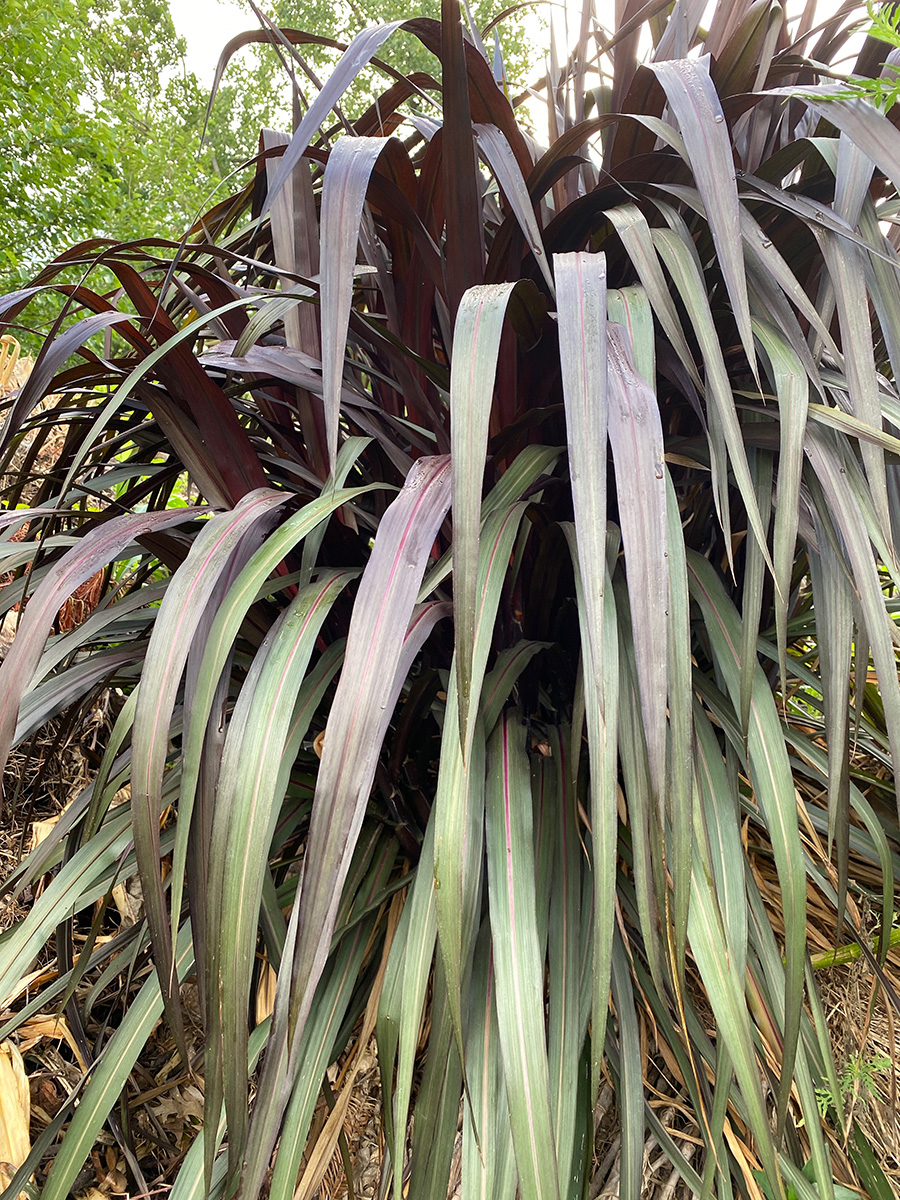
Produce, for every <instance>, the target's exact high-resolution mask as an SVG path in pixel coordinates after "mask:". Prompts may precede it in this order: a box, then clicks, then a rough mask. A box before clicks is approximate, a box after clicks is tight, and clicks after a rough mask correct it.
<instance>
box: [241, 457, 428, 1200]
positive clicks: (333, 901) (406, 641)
mask: <svg viewBox="0 0 900 1200" xmlns="http://www.w3.org/2000/svg"><path fill="white" fill-rule="evenodd" d="M449 505H450V463H449V461H448V460H447V459H446V458H443V457H442V458H420V459H419V460H418V462H416V464H415V465H414V467H413V469H412V471H411V472H410V474H409V476H408V478H407V480H406V483H405V485H404V487H403V490H402V491H401V492H400V494H399V495H398V497H397V498H396V499H395V500H394V502H393V503H392V504H391V505H390V507H389V508H388V510H387V512H386V513H385V514H384V516H383V517H382V519H381V522H380V524H379V527H378V533H377V534H376V537H375V542H374V545H373V548H372V552H371V556H370V558H369V562H368V564H367V566H366V569H365V571H364V573H363V577H362V580H361V581H360V586H359V592H358V593H357V597H356V601H355V603H354V606H353V616H352V618H351V621H350V629H349V633H348V636H347V650H346V654H345V658H344V668H343V671H342V672H341V678H340V681H339V683H338V687H337V691H336V693H335V697H334V701H333V702H332V705H331V710H330V713H329V718H328V724H327V726H326V729H325V742H324V746H323V749H322V762H321V765H320V767H319V773H318V777H317V781H316V794H315V799H314V802H313V813H312V821H311V825H310V835H309V846H308V849H307V854H306V881H305V884H304V887H303V891H302V894H301V897H300V917H299V932H298V935H297V946H296V951H295V955H294V962H293V967H292V975H291V978H292V995H291V1003H290V1010H289V1019H288V1021H287V1022H286V1023H285V1028H284V1034H283V1038H282V1040H281V1041H280V1042H276V1041H275V1033H274V1031H273V1042H272V1050H271V1051H270V1053H269V1054H268V1055H267V1058H266V1063H265V1067H264V1079H263V1080H262V1081H261V1084H260V1098H261V1100H262V1103H258V1105H257V1109H256V1111H255V1112H254V1118H253V1122H252V1123H251V1128H250V1144H249V1146H248V1150H247V1161H246V1173H245V1177H244V1187H245V1189H247V1190H248V1191H249V1192H253V1191H255V1189H256V1188H257V1187H258V1186H259V1183H260V1181H261V1179H262V1176H263V1174H264V1172H265V1169H266V1165H267V1162H268V1158H269V1154H270V1153H271V1149H272V1146H273V1145H274V1142H275V1139H276V1137H277V1135H278V1127H279V1124H280V1120H281V1115H282V1114H283V1111H284V1105H285V1103H286V1100H287V1091H288V1089H289V1079H290V1076H291V1074H292V1068H293V1063H294V1061H295V1058H296V1052H297V1049H298V1046H299V1039H300V1035H301V1034H302V1032H303V1028H304V1025H305V1023H306V1018H307V1015H308V1013H309V1007H310V1005H311V1003H312V998H313V995H314V993H315V988H316V985H317V983H318V980H319V978H320V977H321V974H322V970H323V968H324V965H325V961H326V959H327V956H328V948H329V945H330V942H331V935H332V932H333V929H334V923H335V918H336V914H337V908H338V904H339V901H340V894H341V890H342V887H343V883H344V880H345V879H346V876H347V871H348V870H349V867H350V856H351V854H352V851H353V847H354V845H355V843H356V839H357V836H358V834H359V829H360V826H361V824H362V819H363V816H364V813H365V809H366V805H367V803H368V799H369V791H370V788H371V786H372V780H373V778H374V775H375V768H376V765H377V762H378V755H379V752H380V750H381V743H382V740H383V738H384V734H385V732H386V730H387V726H388V723H389V722H390V719H391V715H392V712H393V707H394V704H395V702H396V699H397V696H398V695H399V692H400V688H401V687H402V685H403V681H404V679H405V678H406V673H407V672H408V670H409V668H410V666H411V665H412V660H413V658H414V656H415V654H416V653H418V650H419V648H420V646H421V644H422V640H423V638H424V636H427V633H428V632H429V631H430V629H431V627H432V626H433V624H434V621H435V620H437V619H438V617H440V616H443V615H444V608H443V606H442V605H434V604H432V605H423V606H421V607H420V609H419V610H417V612H416V614H415V617H414V618H413V621H412V625H410V619H411V618H412V617H413V606H414V604H415V599H416V593H417V591H418V589H419V586H420V583H421V580H422V575H423V573H424V570H425V565H426V562H427V559H428V555H429V554H430V552H431V549H432V546H433V543H434V539H435V537H436V535H437V532H438V529H439V528H440V525H441V522H442V521H443V519H444V516H445V515H446V512H447V509H448V508H449ZM276 1015H277V1010H276Z"/></svg>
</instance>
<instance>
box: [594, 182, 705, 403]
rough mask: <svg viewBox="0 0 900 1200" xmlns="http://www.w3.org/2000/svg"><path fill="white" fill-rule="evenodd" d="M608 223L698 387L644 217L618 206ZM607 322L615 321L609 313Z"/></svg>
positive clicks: (633, 208) (635, 208)
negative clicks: (610, 224)
mask: <svg viewBox="0 0 900 1200" xmlns="http://www.w3.org/2000/svg"><path fill="white" fill-rule="evenodd" d="M606 216H607V218H608V220H610V221H612V223H613V226H614V228H615V230H616V233H617V234H618V235H619V238H620V239H621V242H622V245H623V246H624V247H625V250H626V252H627V254H628V257H629V258H630V259H631V264H632V266H633V267H634V269H635V270H636V271H637V273H638V278H639V279H640V281H641V284H642V286H643V288H644V291H645V292H646V293H647V298H648V299H649V301H650V304H651V306H652V308H653V312H654V314H655V316H656V319H657V321H659V323H660V326H661V327H662V329H663V331H664V333H665V335H666V337H667V338H668V339H669V341H670V342H671V343H672V346H673V348H674V350H675V353H676V354H677V355H678V357H679V359H680V360H681V363H682V365H683V366H684V369H685V370H686V371H687V372H688V374H689V375H690V376H691V378H692V379H693V380H694V383H695V384H697V386H698V387H699V386H701V380H700V375H699V372H698V371H697V364H696V363H695V362H694V356H693V354H692V353H691V350H690V347H689V346H688V344H687V339H686V338H685V336H684V330H683V329H682V327H681V319H680V317H679V316H678V309H677V308H676V307H675V302H674V300H673V299H672V293H671V292H670V290H669V287H668V285H667V283H666V278H665V275H664V274H663V269H662V266H661V265H660V262H659V255H658V254H657V252H656V247H655V246H654V245H653V238H652V237H651V234H650V226H649V224H648V223H647V218H646V217H645V216H644V214H643V213H642V212H641V210H640V209H639V208H638V206H637V205H636V204H622V205H619V206H618V207H616V208H611V209H608V210H607V212H606ZM610 319H611V320H612V319H615V318H613V317H612V314H610ZM644 378H645V379H646V380H647V382H648V383H649V384H651V385H652V384H653V383H654V381H655V376H652V377H651V376H646V375H645V376H644Z"/></svg>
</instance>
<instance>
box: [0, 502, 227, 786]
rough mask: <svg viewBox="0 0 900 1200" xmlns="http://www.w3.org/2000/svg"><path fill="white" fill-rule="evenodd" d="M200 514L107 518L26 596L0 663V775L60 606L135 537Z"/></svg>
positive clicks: (195, 511)
mask: <svg viewBox="0 0 900 1200" xmlns="http://www.w3.org/2000/svg"><path fill="white" fill-rule="evenodd" d="M205 511H206V510H205V509H197V508H193V509H181V510H180V511H175V512H172V511H170V512H162V513H151V514H149V515H148V514H139V515H137V516H127V517H113V518H112V519H111V520H109V521H106V522H104V523H103V525H101V526H99V527H98V528H97V529H94V530H92V531H91V532H90V533H89V534H87V535H85V537H84V538H82V539H79V544H78V546H77V547H74V548H73V549H72V550H71V551H69V553H68V554H66V555H65V556H64V557H63V558H62V559H60V561H59V562H58V563H55V564H54V565H53V566H52V567H51V568H50V570H49V571H48V572H47V575H46V576H45V577H44V579H43V580H42V581H41V584H40V586H39V587H38V588H37V590H36V591H35V593H34V595H33V596H31V598H30V600H29V603H28V607H27V608H26V609H25V612H24V614H23V616H22V619H21V622H20V624H19V628H18V631H17V633H16V637H15V640H14V641H13V644H12V646H11V647H10V649H9V652H8V653H7V655H6V657H5V658H4V660H3V663H2V665H0V771H2V770H3V768H4V767H5V766H6V760H7V757H8V756H9V750H10V746H11V745H12V740H13V735H14V734H15V729H16V721H17V719H18V712H19V706H20V704H21V702H22V697H23V696H24V693H25V689H26V688H27V687H28V683H29V681H30V680H31V678H32V676H33V675H34V672H35V669H36V668H37V665H38V662H39V661H40V658H41V653H42V651H43V649H44V644H45V642H46V640H47V636H48V634H49V633H50V630H51V628H52V625H53V620H54V618H55V617H56V614H57V613H58V612H59V610H60V608H61V607H62V605H63V602H64V601H65V600H67V599H68V598H69V596H71V595H72V593H73V592H74V591H75V589H76V588H77V587H78V586H79V585H80V584H82V583H84V582H85V580H87V579H90V577H91V576H92V575H93V574H94V573H95V572H96V571H97V570H98V569H99V568H101V567H105V566H106V565H107V564H108V563H110V562H112V561H114V560H115V559H116V558H117V557H118V555H119V554H120V553H121V551H122V550H123V549H124V548H125V547H126V546H127V545H128V544H129V543H130V542H132V541H134V540H135V539H136V538H139V537H141V536H142V535H143V534H146V533H156V532H159V531H161V530H164V529H170V528H171V527H172V526H173V525H181V524H184V522H185V521H186V520H190V518H191V517H193V516H196V515H197V514H199V513H202V512H205Z"/></svg>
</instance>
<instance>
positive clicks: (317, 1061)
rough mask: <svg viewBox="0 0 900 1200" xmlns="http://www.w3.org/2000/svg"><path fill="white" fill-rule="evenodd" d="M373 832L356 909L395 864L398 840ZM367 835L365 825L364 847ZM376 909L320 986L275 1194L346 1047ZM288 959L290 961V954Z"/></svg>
mask: <svg viewBox="0 0 900 1200" xmlns="http://www.w3.org/2000/svg"><path fill="white" fill-rule="evenodd" d="M374 836H377V837H379V838H380V843H379V844H378V845H377V848H376V851H375V855H374V858H372V859H371V866H368V867H367V869H366V871H365V875H364V877H363V878H362V880H361V881H360V882H359V883H358V884H357V882H356V881H355V880H354V873H355V871H354V870H351V873H350V876H349V877H348V881H347V888H348V890H350V889H352V896H351V897H349V898H351V899H352V900H353V910H354V912H355V911H356V910H359V911H360V912H364V911H365V910H366V909H372V905H373V903H375V902H376V901H377V898H378V896H379V894H383V889H384V887H385V885H386V884H387V882H388V879H389V877H390V874H391V871H392V868H393V867H394V866H395V862H396V857H397V843H396V840H395V839H393V838H392V837H384V835H383V834H375V835H374ZM366 838H367V834H366V831H365V830H364V831H363V835H362V838H361V839H360V848H362V843H363V842H364V841H365V840H366ZM364 857H365V860H366V862H367V863H368V861H370V856H369V855H368V854H366V855H365V856H364ZM377 915H378V914H377V908H375V909H372V911H371V912H370V915H368V916H364V917H363V919H362V920H359V921H357V922H356V924H355V925H354V926H353V927H352V928H351V929H350V930H349V931H348V932H347V933H346V934H345V936H344V937H343V938H342V939H341V941H340V944H339V945H338V946H337V948H336V949H335V950H334V953H333V957H332V961H331V962H330V963H329V964H328V967H327V968H326V970H325V973H324V975H323V976H322V980H321V982H320V984H319V987H318V989H317V991H316V997H315V1000H314V1001H313V1006H312V1009H311V1010H310V1014H309V1023H308V1025H307V1030H306V1033H305V1035H304V1036H305V1041H306V1046H307V1053H305V1054H304V1055H303V1056H302V1061H301V1064H300V1068H299V1070H298V1072H297V1077H296V1079H295V1080H294V1082H293V1091H292V1093H291V1099H290V1104H289V1105H288V1107H287V1111H286V1113H285V1122H284V1132H283V1134H282V1138H281V1141H280V1143H279V1147H278V1155H277V1157H276V1159H275V1166H274V1168H273V1171H272V1183H271V1187H270V1190H269V1196H270V1197H271V1200H291V1197H293V1195H294V1189H295V1186H296V1182H297V1174H298V1172H299V1170H300V1165H301V1162H302V1160H303V1156H304V1151H305V1149H306V1143H307V1135H308V1133H309V1127H310V1125H311V1123H312V1119H313V1113H314V1111H315V1107H316V1103H317V1101H318V1100H319V1097H320V1090H321V1086H322V1076H323V1075H324V1073H325V1072H326V1071H327V1069H328V1067H329V1065H330V1064H331V1063H332V1062H333V1061H334V1059H335V1057H336V1055H337V1054H338V1053H339V1051H340V1050H341V1049H343V1047H342V1046H341V1045H340V1043H339V1042H338V1041H337V1039H338V1037H339V1035H340V1032H341V1028H342V1026H343V1025H344V1022H345V1020H346V1019H347V1014H348V1011H351V1004H352V1003H353V1002H354V1001H355V1000H357V1001H358V987H359V975H360V969H361V967H362V964H363V962H364V960H365V956H366V953H367V951H368V950H369V948H370V942H371V938H372V935H373V933H374V932H375V929H376V920H377ZM395 936H396V935H395ZM288 949H289V948H288ZM285 961H286V962H289V961H290V956H289V955H288V956H287V957H286V959H285ZM417 1032H418V1031H417Z"/></svg>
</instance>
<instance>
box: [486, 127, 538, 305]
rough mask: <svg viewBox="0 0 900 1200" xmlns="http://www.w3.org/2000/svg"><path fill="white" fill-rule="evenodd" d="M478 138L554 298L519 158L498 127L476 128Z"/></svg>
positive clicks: (535, 218)
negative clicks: (517, 158) (517, 159)
mask: <svg viewBox="0 0 900 1200" xmlns="http://www.w3.org/2000/svg"><path fill="white" fill-rule="evenodd" d="M475 134H476V136H477V138H478V144H479V146H480V147H481V152H482V154H483V155H484V157H485V159H486V160H487V164H488V166H489V167H490V168H491V170H492V171H493V173H494V177H495V179H496V180H497V182H498V183H499V185H500V187H501V188H502V189H503V194H504V195H505V196H506V199H507V202H508V203H509V206H510V208H511V209H512V210H513V212H514V213H515V215H516V220H517V221H518V222H519V227H520V228H521V230H522V233H523V234H524V235H525V240H526V241H527V243H528V245H529V247H530V249H531V252H532V254H533V255H534V257H535V261H536V262H537V265H538V267H539V268H540V271H541V274H542V275H543V277H544V279H545V280H546V283H547V286H548V287H549V289H550V294H551V296H552V295H553V291H554V287H553V275H552V273H551V271H550V263H549V262H548V261H547V253H546V251H545V250H544V242H543V238H542V237H541V230H540V226H539V225H538V222H537V217H536V216H535V215H534V206H533V205H532V202H531V197H530V196H529V195H528V188H527V187H526V186H525V179H524V177H523V175H522V171H521V168H520V167H519V164H518V162H517V161H516V156H515V155H514V154H513V152H512V147H511V146H510V144H509V142H508V141H507V140H506V137H505V136H504V134H503V132H502V130H500V129H498V128H497V126H496V125H476V126H475Z"/></svg>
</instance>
